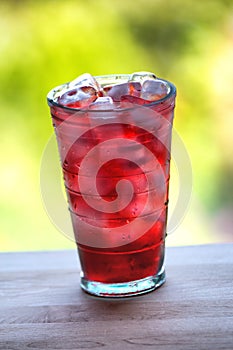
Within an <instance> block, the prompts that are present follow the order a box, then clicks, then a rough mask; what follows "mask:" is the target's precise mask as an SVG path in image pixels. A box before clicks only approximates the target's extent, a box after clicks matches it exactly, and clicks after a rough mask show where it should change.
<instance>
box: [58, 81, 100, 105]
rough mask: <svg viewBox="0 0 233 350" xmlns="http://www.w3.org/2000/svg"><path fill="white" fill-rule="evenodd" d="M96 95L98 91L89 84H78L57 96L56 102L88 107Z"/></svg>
mask: <svg viewBox="0 0 233 350" xmlns="http://www.w3.org/2000/svg"><path fill="white" fill-rule="evenodd" d="M97 97H98V92H97V91H96V89H94V87H91V86H80V87H76V88H73V89H71V90H68V91H66V92H65V93H64V94H63V95H61V96H60V97H58V103H60V104H61V105H63V106H67V107H72V108H84V107H88V106H89V105H90V104H91V103H92V102H94V101H95V100H96V99H97Z"/></svg>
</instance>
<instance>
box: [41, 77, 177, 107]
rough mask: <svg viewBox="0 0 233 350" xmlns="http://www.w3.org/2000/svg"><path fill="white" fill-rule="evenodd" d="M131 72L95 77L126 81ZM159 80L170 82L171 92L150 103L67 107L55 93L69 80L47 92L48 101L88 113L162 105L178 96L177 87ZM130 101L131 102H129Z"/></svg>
mask: <svg viewBox="0 0 233 350" xmlns="http://www.w3.org/2000/svg"><path fill="white" fill-rule="evenodd" d="M130 75H131V74H106V75H95V76H94V78H96V79H97V80H98V79H111V78H117V77H118V78H119V79H120V78H125V80H126V82H127V81H128V79H129V77H130ZM156 78H157V79H158V80H160V81H162V82H164V83H166V84H168V86H169V88H170V91H169V93H168V94H167V95H166V96H164V97H163V98H161V99H159V100H156V101H151V102H150V103H145V104H143V105H139V104H136V103H135V104H133V103H132V105H133V106H130V107H113V108H107V109H101V108H100V109H98V108H95V109H91V108H89V106H88V107H86V108H74V107H67V106H64V105H62V104H60V103H58V102H56V101H55V100H54V93H55V92H57V91H59V90H61V88H62V87H66V86H68V84H69V83H70V82H67V83H64V84H61V85H58V86H56V87H54V88H53V89H51V90H50V91H49V92H48V94H47V102H48V105H49V106H54V107H59V108H61V109H63V110H66V111H72V112H76V113H77V112H84V113H86V112H88V113H90V112H91V113H98V112H99V113H100V112H101V113H104V112H113V111H114V112H122V111H127V110H132V109H135V108H139V107H140V108H143V107H153V106H156V105H162V104H163V103H165V102H166V101H167V100H169V99H170V98H171V97H172V96H174V97H175V96H176V87H175V85H174V84H173V83H171V82H170V81H168V80H166V79H161V78H159V77H156ZM106 85H107V84H106ZM129 103H130V102H129Z"/></svg>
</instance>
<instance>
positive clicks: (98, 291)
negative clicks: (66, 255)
mask: <svg viewBox="0 0 233 350" xmlns="http://www.w3.org/2000/svg"><path fill="white" fill-rule="evenodd" d="M165 279H166V278H165V271H164V268H163V269H162V270H160V272H159V273H158V274H157V275H155V276H149V277H146V278H143V279H141V280H136V281H131V282H125V283H101V282H94V281H89V280H87V279H85V278H84V277H82V274H81V288H82V289H83V290H84V291H85V292H87V293H89V294H92V295H95V296H98V297H105V298H124V297H131V296H134V295H140V294H144V293H148V292H151V291H153V290H155V289H156V288H158V287H160V286H161V285H162V284H163V283H164V282H165Z"/></svg>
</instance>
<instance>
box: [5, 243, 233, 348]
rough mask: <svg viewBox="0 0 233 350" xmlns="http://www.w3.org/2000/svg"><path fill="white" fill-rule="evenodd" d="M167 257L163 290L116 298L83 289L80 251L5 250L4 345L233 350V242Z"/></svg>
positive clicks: (183, 250)
mask: <svg viewBox="0 0 233 350" xmlns="http://www.w3.org/2000/svg"><path fill="white" fill-rule="evenodd" d="M166 260H167V262H166V266H167V267H166V271H167V282H166V283H165V285H163V286H162V287H161V288H160V289H158V290H156V291H154V292H152V293H149V294H146V295H144V296H140V297H134V298H130V299H125V300H114V301H113V300H104V299H98V298H94V297H91V296H89V295H87V294H85V293H84V292H82V291H81V290H80V287H79V273H78V270H79V265H78V263H77V256H76V252H75V251H59V252H37V253H2V254H0V349H3V350H6V349H12V350H13V349H14V350H15V349H28V350H36V349H43V350H46V349H64V350H67V349H106V350H107V349H121V350H125V349H126V350H127V349H133V350H137V349H156V350H160V349H169V350H176V349H184V350H189V349H195V350H208V349H210V350H214V349H216V350H222V349H226V350H231V349H233V282H232V277H233V244H222V245H203V246H193V247H176V248H168V249H167V259H166Z"/></svg>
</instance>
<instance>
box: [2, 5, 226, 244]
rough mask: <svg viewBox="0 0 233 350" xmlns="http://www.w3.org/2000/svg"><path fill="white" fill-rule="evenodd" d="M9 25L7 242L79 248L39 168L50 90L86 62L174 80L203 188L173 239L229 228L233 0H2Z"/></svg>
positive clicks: (87, 66) (5, 48) (5, 50)
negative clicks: (52, 210)
mask: <svg viewBox="0 0 233 350" xmlns="http://www.w3.org/2000/svg"><path fill="white" fill-rule="evenodd" d="M0 32H1V40H0V55H1V56H0V57H1V59H0V82H1V83H0V111H1V113H0V116H1V130H2V133H1V138H0V142H1V173H0V176H1V181H0V186H1V202H0V208H1V211H0V213H1V214H0V215H1V231H0V249H1V250H33V249H50V248H61V247H64V248H65V247H73V244H72V243H70V242H69V241H68V240H67V239H66V238H64V237H63V236H62V235H61V234H58V233H57V231H56V229H55V228H54V227H53V226H52V224H51V223H50V222H49V219H48V217H47V215H46V213H45V211H44V209H43V206H42V203H41V198H40V189H39V170H40V159H41V156H42V153H43V149H44V147H45V145H46V142H47V140H48V138H49V137H50V135H51V133H52V127H51V121H50V120H49V110H48V107H47V105H46V95H47V92H48V91H49V90H50V89H51V88H52V87H54V86H57V85H59V84H61V83H64V82H66V81H70V80H72V79H73V78H75V77H76V76H78V75H79V74H81V73H83V72H90V73H91V74H93V75H98V74H110V73H128V72H133V71H140V70H148V71H153V72H155V73H156V75H158V76H161V77H162V78H165V79H168V80H171V81H173V82H174V83H175V85H176V86H177V90H178V98H177V108H176V118H175V127H176V129H177V131H178V132H179V133H180V135H181V136H182V138H183V139H184V141H185V144H186V146H187V149H188V151H189V154H190V158H191V161H192V166H193V172H194V189H193V202H192V205H191V208H190V214H188V215H187V218H186V219H185V221H184V223H183V226H182V225H181V227H180V229H178V231H180V234H179V233H178V234H177V235H176V234H174V237H172V239H171V242H172V244H181V243H184V244H185V243H202V242H212V241H218V240H229V239H232V236H233V235H232V227H233V225H231V222H232V221H231V220H232V219H231V218H232V207H233V198H232V197H233V196H232V193H233V188H232V187H233V185H232V183H233V181H232V178H233V161H232V146H233V144H232V135H231V134H232V127H233V120H232V110H233V103H232V89H233V68H232V62H233V47H232V42H233V3H232V1H230V0H205V1H199V0H197V1H193V0H173V1H162V0H156V1H154V0H137V2H135V1H133V0H124V1H115V2H113V1H108V0H99V1H91V0H88V1H87V0H86V1H80V0H79V1H78V0H77V1H71V0H67V1H59V0H48V1H42V0H41V1H27V0H24V1H23V0H21V1H9V0H5V1H4V0H2V1H1V2H0ZM171 187H172V186H171ZM219 227H221V232H220V229H219ZM218 232H219V233H220V235H219V236H218Z"/></svg>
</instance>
